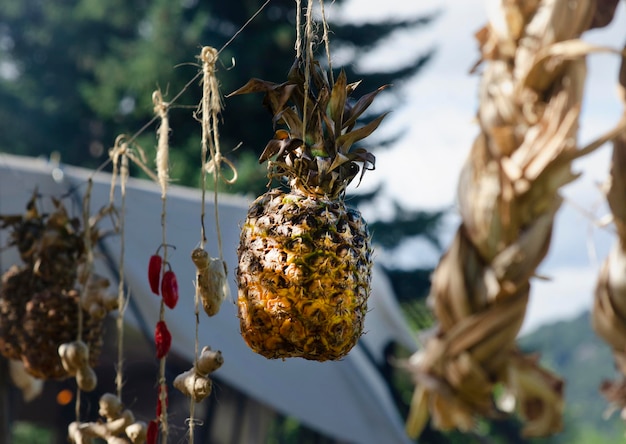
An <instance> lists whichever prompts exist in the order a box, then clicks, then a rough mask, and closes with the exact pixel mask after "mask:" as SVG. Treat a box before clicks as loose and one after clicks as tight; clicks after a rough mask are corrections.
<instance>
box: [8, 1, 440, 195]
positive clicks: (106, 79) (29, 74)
mask: <svg viewBox="0 0 626 444" xmlns="http://www.w3.org/2000/svg"><path fill="white" fill-rule="evenodd" d="M337 3H338V4H339V3H341V2H337ZM259 5H260V2H251V1H246V0H240V1H237V0H236V1H232V2H199V1H194V0H186V1H180V2H171V1H168V0H151V1H148V0H131V1H122V0H112V1H108V2H101V1H99V0H64V1H57V2H44V1H40V0H24V1H20V2H15V1H12V0H0V60H2V64H1V65H0V118H1V119H2V120H1V121H2V122H3V130H2V131H0V150H2V151H5V152H10V153H19V154H25V155H41V154H44V155H47V154H49V153H51V152H52V151H59V152H61V154H62V161H63V162H65V163H69V164H77V165H83V166H87V167H94V166H96V165H99V164H100V163H102V162H103V161H104V160H105V159H106V156H107V149H108V148H109V147H110V146H112V144H113V141H114V140H115V137H116V136H117V135H118V134H121V133H126V134H133V132H134V131H136V130H138V129H139V128H141V127H142V126H143V125H144V124H145V123H146V122H147V121H149V120H150V119H151V118H152V116H153V111H152V108H153V104H152V101H151V96H152V92H153V91H154V90H155V89H156V88H160V89H161V90H162V91H163V93H164V99H165V100H166V101H167V100H168V99H171V98H172V97H173V96H174V95H175V94H176V93H177V92H178V91H180V90H181V89H182V88H183V86H184V85H185V84H186V83H187V82H188V81H189V79H191V78H193V76H194V75H195V74H196V73H197V72H198V69H199V66H198V65H197V55H198V54H199V50H200V47H201V46H204V45H210V46H213V47H215V48H222V47H223V46H224V45H225V44H226V42H228V41H229V40H230V39H231V37H233V35H234V34H235V33H236V32H237V31H238V30H239V29H240V28H241V26H242V25H243V24H244V23H246V21H247V20H249V19H250V18H251V17H252V16H253V15H254V14H255V13H256V12H257V9H258V7H259ZM295 6H296V4H295V2H294V1H293V0H273V1H272V2H270V3H269V4H268V6H267V7H266V8H265V9H263V11H262V12H261V13H260V14H259V15H258V16H257V17H256V18H255V19H254V20H252V21H251V22H250V23H249V24H248V25H247V26H246V27H245V29H243V31H242V32H241V33H240V34H238V35H237V37H236V38H235V39H234V40H232V42H231V43H230V44H229V45H228V46H227V47H226V48H225V49H224V50H223V52H222V53H221V57H220V59H221V63H220V64H219V66H218V69H219V73H218V78H219V81H220V83H221V88H222V91H223V92H230V91H233V90H234V89H236V88H238V87H239V86H241V85H243V84H244V83H245V82H246V81H247V80H248V79H249V78H250V77H260V78H264V79H268V80H272V81H278V82H280V81H282V80H283V79H284V77H285V75H286V73H287V70H288V69H289V67H290V66H291V64H292V62H293V59H294V55H295V52H294V48H293V47H294V40H295V27H294V20H295V15H296V11H295ZM433 17H434V16H428V17H417V18H411V19H406V20H405V19H403V20H396V21H389V22H383V23H376V24H363V25H359V26H356V25H352V24H332V25H331V26H332V31H333V47H334V48H339V47H344V48H345V47H350V48H354V49H355V51H354V54H355V55H354V60H356V59H358V57H359V55H360V54H361V53H362V51H364V50H367V49H370V48H372V47H374V46H376V45H377V44H379V43H380V42H382V41H384V39H385V38H386V37H388V36H389V35H391V34H392V33H393V32H396V31H398V30H400V29H405V28H413V27H419V26H424V25H426V24H428V23H429V22H430V21H431V20H432V19H433ZM431 55H432V51H430V52H427V53H426V54H420V53H416V54H415V60H414V62H413V63H410V64H409V65H407V66H406V67H403V68H401V69H396V70H391V71H383V70H381V72H368V73H363V72H355V68H354V65H353V63H352V62H353V61H354V60H352V61H349V63H347V64H346V66H345V68H346V70H347V72H348V75H349V78H350V79H354V80H356V79H362V80H363V85H362V87H361V88H362V90H363V91H368V90H370V89H374V88H375V87H377V86H379V85H381V84H388V83H394V82H398V81H399V80H402V79H408V78H410V77H411V76H412V75H414V74H415V73H416V72H417V71H418V70H419V69H420V68H421V67H422V66H423V64H424V63H425V62H426V61H427V60H428V59H429V58H430V57H431ZM232 60H234V65H233V64H232V62H231V61H232ZM199 88H200V86H199V82H196V83H194V84H192V85H190V87H189V89H188V92H187V93H186V94H184V95H183V96H182V97H181V98H180V99H179V101H178V102H177V103H178V104H179V105H180V106H181V108H174V109H173V110H172V112H171V115H170V119H171V127H172V133H171V146H172V147H173V149H172V161H173V162H172V165H173V170H174V171H173V172H172V176H173V177H177V178H179V180H180V183H182V184H186V185H193V184H195V183H194V182H196V181H197V180H198V179H197V177H198V175H197V174H195V173H194V171H195V168H196V165H197V160H198V157H199V154H198V152H199V150H198V145H199V131H200V129H199V125H198V123H197V122H196V121H194V119H193V118H192V117H191V116H192V112H193V109H194V108H195V106H196V105H197V103H198V101H199V98H200V95H201V94H200V89H199ZM390 94H393V93H390ZM396 102H397V101H396ZM394 106H395V105H394ZM272 132H273V130H272V125H271V119H270V117H269V116H268V114H267V112H266V110H265V109H264V108H263V107H262V106H261V105H260V97H256V96H254V95H253V96H249V97H248V96H241V97H235V98H232V99H228V100H227V101H226V107H225V109H224V112H223V125H222V128H221V136H222V147H223V150H224V151H229V150H232V149H233V148H234V147H236V146H237V145H238V144H239V143H240V142H241V143H242V144H243V147H242V149H240V150H237V151H235V152H232V153H229V156H230V158H232V159H233V160H235V161H236V162H237V164H238V167H239V169H240V170H241V173H242V174H241V175H240V177H241V178H242V180H241V181H239V183H238V184H237V186H235V187H233V188H230V189H229V191H246V192H251V191H253V192H256V191H259V188H261V187H262V186H263V184H264V179H263V177H264V171H263V168H259V167H258V165H257V162H256V158H257V156H258V154H260V152H261V150H262V149H263V147H264V146H265V141H266V140H268V138H270V136H271V134H272ZM149 133H150V134H148V132H147V133H146V135H145V136H144V137H143V138H141V139H140V142H141V144H142V145H145V148H146V149H148V148H149V149H151V148H152V147H153V146H154V143H155V139H154V135H153V132H152V131H149Z"/></svg>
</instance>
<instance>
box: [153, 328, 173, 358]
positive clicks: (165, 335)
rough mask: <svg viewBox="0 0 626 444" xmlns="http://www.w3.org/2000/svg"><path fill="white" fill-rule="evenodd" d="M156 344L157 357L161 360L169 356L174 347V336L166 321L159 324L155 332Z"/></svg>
mask: <svg viewBox="0 0 626 444" xmlns="http://www.w3.org/2000/svg"><path fill="white" fill-rule="evenodd" d="M154 343H155V345H156V357H157V359H161V358H163V357H165V355H167V353H168V352H169V351H170V347H171V346H172V334H171V333H170V331H169V330H168V328H167V324H166V323H165V321H159V322H157V325H156V329H155V330H154Z"/></svg>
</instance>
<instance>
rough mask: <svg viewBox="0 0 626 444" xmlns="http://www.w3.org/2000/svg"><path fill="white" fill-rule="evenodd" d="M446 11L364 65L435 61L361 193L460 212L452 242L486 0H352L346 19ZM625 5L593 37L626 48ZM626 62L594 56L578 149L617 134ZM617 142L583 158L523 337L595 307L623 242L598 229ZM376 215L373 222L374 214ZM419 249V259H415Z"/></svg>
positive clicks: (448, 232)
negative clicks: (424, 55) (610, 256)
mask: <svg viewBox="0 0 626 444" xmlns="http://www.w3.org/2000/svg"><path fill="white" fill-rule="evenodd" d="M434 12H439V15H438V16H437V18H436V19H435V20H434V21H433V22H432V23H431V24H430V25H428V26H427V27H423V28H421V29H420V30H417V31H413V32H403V33H400V34H398V35H395V36H394V38H393V39H392V40H391V41H389V42H387V43H386V44H385V45H383V46H382V47H381V48H379V49H378V50H376V51H373V52H372V53H371V54H368V56H367V57H365V58H363V59H362V60H360V61H359V64H360V66H361V67H362V68H364V69H372V68H375V67H379V66H380V65H381V64H388V65H394V64H397V65H402V64H403V63H408V62H410V60H411V59H412V57H413V56H414V55H415V54H418V53H420V51H422V52H423V51H426V50H428V49H430V48H434V49H435V50H436V53H435V56H434V59H433V60H432V61H431V62H430V63H429V64H428V65H427V66H426V67H425V68H424V69H423V71H421V72H420V73H419V75H418V76H416V78H415V79H414V80H412V81H411V82H409V83H407V84H405V85H400V88H402V96H403V97H404V98H405V100H406V104H404V105H402V106H400V107H399V108H398V109H396V110H394V112H393V113H392V115H391V116H390V119H389V122H388V123H387V124H386V126H385V127H384V128H383V129H382V130H383V131H389V132H393V131H396V130H400V131H402V132H403V133H404V136H403V138H402V140H401V141H399V142H398V143H397V144H396V145H395V146H394V147H392V148H391V149H389V150H379V151H377V153H376V157H377V160H376V170H375V171H374V172H372V173H370V174H366V175H365V179H364V182H363V184H362V187H364V188H366V189H367V188H368V187H372V188H373V187H374V186H376V185H377V184H378V183H380V182H381V181H382V182H383V183H384V186H385V190H386V192H387V194H388V195H390V196H394V198H397V199H398V200H399V201H400V202H402V203H403V204H405V205H406V206H407V207H409V208H416V209H430V210H437V209H444V208H452V210H451V213H450V217H449V223H448V224H447V226H446V228H445V229H444V233H443V239H444V243H447V242H449V240H450V238H451V236H452V233H453V232H454V230H455V229H456V227H457V225H458V215H457V213H456V212H455V210H454V205H455V199H456V186H457V180H458V176H459V172H460V169H461V166H462V164H463V162H464V160H465V158H466V156H467V155H468V153H469V150H470V147H471V144H472V141H473V139H474V137H475V136H476V134H477V133H478V129H477V126H476V124H475V122H474V116H475V113H476V109H477V100H476V95H477V87H478V81H479V77H478V75H470V74H469V69H470V67H471V66H472V65H473V64H474V62H475V61H476V60H477V58H478V45H477V43H476V40H475V38H474V34H475V32H476V31H477V30H478V29H480V28H481V27H482V26H483V25H484V24H485V23H486V12H485V2H484V1H478V0H465V1H454V0H447V1H446V0H439V1H436V0H424V1H420V2H407V1H406V0H385V2H384V8H381V2H377V1H374V0H349V1H348V2H347V4H346V6H345V7H342V9H341V10H340V11H333V12H332V13H333V14H337V17H338V18H339V19H341V20H348V19H349V20H350V21H357V22H358V21H377V20H382V19H384V18H386V17H394V16H396V17H397V16H417V15H420V14H423V13H434ZM625 29H626V4H625V3H624V2H620V6H619V8H618V11H617V14H616V17H615V19H614V20H613V23H612V24H611V26H609V27H607V28H603V29H602V30H595V31H591V32H588V33H587V34H585V36H584V37H583V38H584V40H587V41H590V42H593V43H597V44H605V45H608V46H612V47H616V48H621V47H622V45H623V44H624V42H625V41H626V32H625V31H624V30H625ZM618 66H619V59H618V57H617V56H615V55H609V54H603V55H591V56H590V57H589V63H588V78H587V84H586V87H587V89H586V91H585V94H586V96H585V100H584V102H583V112H582V116H581V130H580V133H579V142H580V143H581V144H584V143H585V142H589V141H590V140H592V139H594V138H595V137H597V136H599V135H600V134H602V133H603V132H605V131H606V130H608V129H609V128H611V127H612V125H614V124H615V123H616V122H617V119H618V118H619V116H620V115H621V113H622V108H621V104H620V102H619V100H618V98H617V95H616V87H615V82H616V76H617V70H618ZM610 150H611V147H610V145H605V146H604V147H602V148H601V149H600V150H599V151H597V152H596V153H594V154H592V155H590V156H588V157H586V158H584V159H583V160H581V161H577V162H576V163H575V164H574V170H576V171H579V172H581V173H582V177H581V178H579V179H578V180H577V181H576V182H574V183H573V184H571V185H568V186H567V187H565V188H564V189H563V195H564V196H565V203H564V204H563V206H562V208H561V210H560V212H559V213H558V215H557V219H556V225H555V229H554V236H553V242H552V245H551V249H550V252H549V254H548V256H547V258H546V259H545V260H544V262H543V263H542V265H541V266H540V268H539V270H538V272H539V274H540V275H542V276H546V277H548V278H549V280H547V281H543V280H538V279H534V280H533V281H532V292H531V300H530V304H529V307H528V310H527V315H526V321H525V323H524V325H523V327H522V331H521V333H522V334H524V333H528V332H530V331H532V330H534V329H536V328H537V327H538V326H540V325H542V324H545V323H549V322H554V321H557V320H561V319H569V318H572V317H575V316H577V315H579V314H580V313H582V312H583V311H584V310H587V309H590V308H591V307H592V303H593V289H594V287H595V282H596V278H597V275H598V270H599V267H600V265H601V264H602V261H603V259H604V257H605V256H606V255H607V253H608V251H609V249H610V248H611V245H612V243H613V241H614V240H615V237H614V236H613V234H612V233H611V230H610V226H609V227H599V226H598V224H597V222H598V221H600V220H602V218H604V217H606V215H607V214H608V209H607V206H606V204H605V201H604V197H603V194H602V193H601V191H600V186H601V185H602V184H603V183H604V182H605V180H606V178H607V174H608V171H609V164H610V162H609V160H610V154H611V151H610ZM366 216H367V215H366ZM406 251H407V252H408V251H410V253H407V252H405V254H402V255H399V256H400V257H404V258H405V260H408V261H411V262H413V263H416V264H421V265H423V264H433V265H434V264H436V262H437V261H438V258H439V256H438V253H437V252H435V251H434V250H433V249H432V248H429V247H428V246H427V245H424V244H423V243H422V244H418V245H407V247H406ZM416 252H417V253H416Z"/></svg>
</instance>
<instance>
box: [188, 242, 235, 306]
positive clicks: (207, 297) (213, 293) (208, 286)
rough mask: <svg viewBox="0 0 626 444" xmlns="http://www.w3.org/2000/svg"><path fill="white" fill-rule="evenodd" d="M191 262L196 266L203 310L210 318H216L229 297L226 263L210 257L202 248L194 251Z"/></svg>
mask: <svg viewBox="0 0 626 444" xmlns="http://www.w3.org/2000/svg"><path fill="white" fill-rule="evenodd" d="M191 260H192V261H193V263H194V265H195V266H196V273H197V274H196V277H197V284H196V285H197V286H198V294H199V295H200V299H201V300H202V308H204V311H205V313H206V314H207V315H208V316H214V315H216V314H217V312H218V311H219V309H220V306H221V305H222V301H223V300H224V299H226V297H227V295H228V283H227V282H226V263H225V262H224V261H222V260H221V259H218V258H212V257H209V253H207V252H206V251H205V250H203V249H202V248H196V249H194V250H193V252H192V253H191Z"/></svg>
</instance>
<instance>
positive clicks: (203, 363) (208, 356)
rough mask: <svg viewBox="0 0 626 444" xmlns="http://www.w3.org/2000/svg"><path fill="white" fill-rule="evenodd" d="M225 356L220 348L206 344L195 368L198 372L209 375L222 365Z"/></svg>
mask: <svg viewBox="0 0 626 444" xmlns="http://www.w3.org/2000/svg"><path fill="white" fill-rule="evenodd" d="M223 363H224V357H223V356H222V352H221V351H220V350H211V347H209V346H205V347H203V348H202V351H201V352H200V356H199V357H198V361H197V362H196V365H195V368H196V371H197V372H198V374H200V375H208V374H209V373H211V372H214V371H215V370H217V369H218V368H220V367H221V366H222V364H223Z"/></svg>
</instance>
